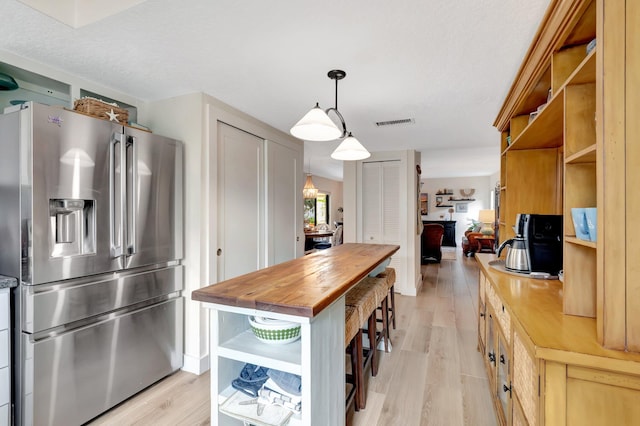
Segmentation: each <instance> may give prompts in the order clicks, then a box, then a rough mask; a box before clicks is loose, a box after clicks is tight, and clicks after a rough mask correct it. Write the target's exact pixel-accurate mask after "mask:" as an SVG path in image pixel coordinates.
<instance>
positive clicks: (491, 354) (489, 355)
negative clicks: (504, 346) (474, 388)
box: [487, 352, 496, 365]
mask: <svg viewBox="0 0 640 426" xmlns="http://www.w3.org/2000/svg"><path fill="white" fill-rule="evenodd" d="M487 356H488V357H489V361H490V362H491V363H492V364H493V365H496V355H495V354H494V353H493V352H489V353H488V354H487Z"/></svg>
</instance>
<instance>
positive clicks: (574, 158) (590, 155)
mask: <svg viewBox="0 0 640 426" xmlns="http://www.w3.org/2000/svg"><path fill="white" fill-rule="evenodd" d="M595 161H596V144H595V143H594V144H593V145H590V146H588V147H586V148H585V149H583V150H582V151H579V152H576V153H575V154H573V155H571V156H570V157H567V158H566V159H565V160H564V162H565V163H566V164H580V163H595Z"/></svg>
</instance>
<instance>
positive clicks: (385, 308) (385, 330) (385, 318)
mask: <svg viewBox="0 0 640 426" xmlns="http://www.w3.org/2000/svg"><path fill="white" fill-rule="evenodd" d="M387 300H388V297H385V298H384V299H383V300H382V335H383V336H384V351H385V352H387V353H388V352H389V337H390V336H389V304H388V302H387Z"/></svg>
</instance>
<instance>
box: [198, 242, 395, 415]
mask: <svg viewBox="0 0 640 426" xmlns="http://www.w3.org/2000/svg"><path fill="white" fill-rule="evenodd" d="M399 248H400V247H399V246H396V245H380V244H342V245H339V246H337V247H333V248H331V249H327V250H322V251H318V252H316V253H313V254H311V255H307V256H304V257H301V258H298V259H294V260H290V261H288V262H284V263H281V264H278V265H275V266H271V267H269V268H265V269H261V270H259V271H256V272H252V273H249V274H246V275H242V276H239V277H236V278H232V279H230V280H227V281H223V282H221V283H218V284H214V285H211V286H208V287H205V288H202V289H200V290H196V291H194V292H193V293H192V298H193V299H194V300H197V301H201V302H203V306H204V307H206V308H208V309H211V312H210V319H209V321H210V331H209V332H210V345H211V350H210V357H211V424H213V425H241V424H242V421H240V420H236V419H233V418H232V417H230V416H228V415H226V414H224V413H223V412H221V411H220V409H219V405H220V404H221V403H223V402H225V401H226V400H227V399H228V398H229V397H230V396H231V395H232V394H233V393H234V391H235V390H234V389H233V388H231V386H230V384H231V381H232V380H233V379H235V378H236V377H237V376H238V374H239V373H240V371H241V369H242V367H243V366H244V364H245V363H251V364H257V365H261V366H264V367H267V368H274V369H276V370H280V371H285V372H288V373H292V374H297V375H300V376H301V378H302V413H301V415H298V416H294V417H291V419H290V420H289V424H292V425H295V424H300V425H342V424H344V422H345V369H344V364H345V363H344V356H345V355H344V351H345V348H344V311H345V304H344V295H345V293H346V292H347V291H348V290H349V289H350V288H351V287H353V286H354V285H355V284H357V283H358V282H359V281H360V280H361V279H362V278H364V277H366V276H367V274H369V272H371V271H373V269H375V267H376V266H377V265H379V264H380V263H381V262H382V261H384V260H385V259H387V258H389V257H390V256H392V255H393V254H394V253H395V252H396V251H398V249H399ZM252 315H255V316H265V317H270V318H275V319H282V320H287V321H292V322H295V323H298V324H300V326H301V333H300V334H301V338H300V339H299V340H297V341H295V342H293V343H289V344H285V345H269V344H265V343H262V342H260V341H259V340H258V339H257V338H256V337H255V336H254V335H253V333H252V332H251V329H250V327H249V323H248V319H247V317H248V316H252Z"/></svg>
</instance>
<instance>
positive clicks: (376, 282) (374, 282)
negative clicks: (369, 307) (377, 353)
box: [358, 275, 389, 352]
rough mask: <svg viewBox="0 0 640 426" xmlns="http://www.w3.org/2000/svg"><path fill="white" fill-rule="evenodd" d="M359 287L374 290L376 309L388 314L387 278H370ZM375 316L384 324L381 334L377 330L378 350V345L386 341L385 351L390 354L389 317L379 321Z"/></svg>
mask: <svg viewBox="0 0 640 426" xmlns="http://www.w3.org/2000/svg"><path fill="white" fill-rule="evenodd" d="M358 285H362V286H367V287H370V288H372V289H373V291H374V294H375V297H376V309H379V310H380V311H381V312H386V311H387V310H388V295H389V288H388V287H387V280H386V278H382V277H380V276H379V275H378V276H376V277H370V276H369V277H366V278H364V279H363V280H362V281H361V282H360V283H359V284H358ZM374 316H375V317H376V322H381V323H382V330H380V331H379V332H378V331H377V330H376V341H375V345H376V346H375V347H376V348H377V346H378V344H379V343H380V342H381V341H382V340H383V339H384V350H385V352H389V322H388V319H389V317H388V316H385V315H381V316H382V318H381V319H380V320H378V318H377V315H374Z"/></svg>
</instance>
